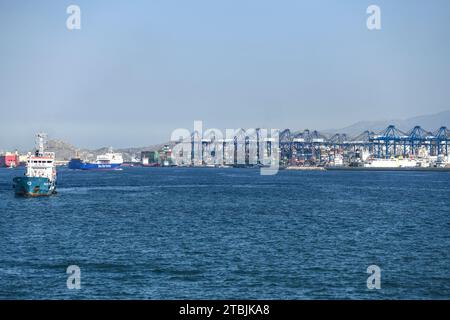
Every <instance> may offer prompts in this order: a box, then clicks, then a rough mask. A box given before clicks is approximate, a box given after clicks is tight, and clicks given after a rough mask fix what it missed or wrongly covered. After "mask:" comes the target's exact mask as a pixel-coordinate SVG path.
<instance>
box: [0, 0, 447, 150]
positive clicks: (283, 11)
mask: <svg viewBox="0 0 450 320" xmlns="http://www.w3.org/2000/svg"><path fill="white" fill-rule="evenodd" d="M70 4H77V5H79V6H80V7H81V11H82V14H81V18H82V19H81V20H82V29H81V30H79V31H77V30H75V31H69V30H67V28H66V19H67V16H68V15H67V14H66V8H67V6H68V5H70ZM370 4H377V5H379V6H380V7H381V13H382V30H381V31H369V30H367V28H366V18H367V14H366V8H367V6H368V5H370ZM0 40H1V47H0V111H1V113H0V149H1V148H4V149H5V148H16V147H17V148H25V147H29V146H32V143H33V139H34V138H33V136H34V133H35V132H36V131H38V130H43V131H46V132H48V133H49V134H50V136H51V137H52V138H60V139H64V140H67V141H68V142H71V143H73V144H75V145H78V146H81V147H98V146H104V145H106V146H109V145H111V146H114V147H122V146H142V145H149V144H152V143H157V142H161V141H165V140H168V138H169V137H170V133H171V132H172V130H173V129H175V128H177V127H186V128H192V126H193V121H194V120H197V119H198V120H203V121H204V123H205V126H206V127H218V128H238V127H258V126H259V127H267V128H284V127H290V128H294V129H304V128H317V129H324V128H336V127H343V126H346V125H349V124H351V123H353V122H356V121H359V120H370V119H374V120H380V119H390V118H407V117H410V116H415V115H420V114H428V113H434V112H438V111H442V110H446V109H450V105H449V101H450V99H449V98H450V90H449V84H450V1H448V0H442V1H438V0H431V1H425V0H420V1H411V0H408V1H407V0H396V1H380V0H370V1H365V0H335V1H332V0H329V1H325V0H320V1H317V0H314V1H313V0H310V1H300V0H292V1H287V0H280V1H275V0H201V1H200V0H176V1H175V0H158V1H148V0H147V1H135V0H133V1H125V0H123V1H112V0H104V1H98V0H95V1H94V0H86V1H81V0H73V1H35V0H33V1H31V0H30V1H13V0H10V1H6V0H0Z"/></svg>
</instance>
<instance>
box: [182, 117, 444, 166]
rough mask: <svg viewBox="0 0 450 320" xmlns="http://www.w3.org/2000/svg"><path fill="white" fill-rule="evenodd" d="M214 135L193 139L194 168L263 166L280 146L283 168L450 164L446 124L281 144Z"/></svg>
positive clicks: (313, 136)
mask: <svg viewBox="0 0 450 320" xmlns="http://www.w3.org/2000/svg"><path fill="white" fill-rule="evenodd" d="M217 136H218V135H215V134H214V133H211V132H209V133H208V134H206V135H204V136H200V135H199V134H198V132H194V133H192V135H191V150H190V156H187V157H186V155H184V158H185V159H188V160H187V161H185V165H190V166H222V165H231V166H253V165H264V163H265V162H267V159H268V158H270V155H269V153H270V152H271V151H272V152H273V145H271V144H273V143H278V146H277V147H278V148H277V151H276V152H278V153H279V161H280V165H281V166H284V167H287V166H361V167H364V166H365V167H377V166H381V167H385V166H386V167H389V166H393V167H432V166H436V167H442V166H446V165H447V164H448V163H450V159H449V153H448V152H449V149H448V145H449V142H450V130H449V129H448V128H447V127H445V126H442V127H440V128H439V129H436V130H434V131H428V130H425V129H423V128H422V127H421V126H419V125H418V126H415V127H414V128H412V129H411V130H409V131H407V132H404V131H401V130H400V129H398V128H397V127H396V126H394V125H390V126H388V127H387V128H385V129H384V130H381V131H379V132H373V131H369V130H367V131H364V132H362V133H361V134H358V135H356V136H353V137H352V136H350V135H348V134H345V133H336V134H327V133H322V132H319V131H317V130H308V129H306V130H303V131H292V130H290V129H284V130H281V131H280V132H279V138H278V139H277V140H278V141H274V140H273V139H270V138H269V139H268V138H267V137H266V136H264V135H262V134H261V129H256V130H251V131H250V132H247V131H245V130H244V129H239V130H236V131H235V135H234V137H233V138H232V139H229V138H228V139H223V138H222V137H220V138H218V137H217Z"/></svg>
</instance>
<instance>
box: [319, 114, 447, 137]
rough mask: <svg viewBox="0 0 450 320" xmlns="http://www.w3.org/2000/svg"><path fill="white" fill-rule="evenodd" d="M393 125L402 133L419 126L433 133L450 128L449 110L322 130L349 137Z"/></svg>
mask: <svg viewBox="0 0 450 320" xmlns="http://www.w3.org/2000/svg"><path fill="white" fill-rule="evenodd" d="M391 124H393V125H395V126H396V127H397V128H398V129H400V130H402V131H409V130H410V129H412V128H413V127H414V126H417V125H420V126H421V127H422V128H424V129H425V130H428V131H435V130H437V129H439V128H440V127H442V126H447V127H450V110H447V111H443V112H439V113H436V114H431V115H423V116H417V117H412V118H407V119H403V120H402V119H395V120H389V121H359V122H357V123H355V124H352V125H351V126H348V127H345V128H341V129H330V130H324V132H326V133H346V134H348V135H350V136H355V135H358V134H360V133H362V132H364V131H365V130H371V131H374V132H378V131H381V130H383V129H386V127H387V126H389V125H391Z"/></svg>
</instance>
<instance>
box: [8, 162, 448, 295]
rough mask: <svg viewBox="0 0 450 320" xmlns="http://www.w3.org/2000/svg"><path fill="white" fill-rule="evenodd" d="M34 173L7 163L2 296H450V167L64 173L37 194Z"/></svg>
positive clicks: (195, 169) (139, 169)
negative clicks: (376, 281) (32, 194)
mask: <svg viewBox="0 0 450 320" xmlns="http://www.w3.org/2000/svg"><path fill="white" fill-rule="evenodd" d="M22 174H23V169H0V298H1V299H449V298H450V173H447V172H360V171H324V172H322V171H321V172H319V171H316V172H303V171H286V170H285V171H280V172H279V173H278V174H277V175H275V176H261V175H260V174H259V171H258V170H257V169H231V168H230V169H213V168H124V170H122V171H111V172H94V171H89V172H80V171H70V170H68V169H64V168H61V169H59V171H58V179H59V180H58V194H57V195H55V196H52V197H48V198H34V199H29V198H17V197H15V196H14V193H13V190H12V178H13V177H14V176H16V175H22ZM70 265H76V266H78V267H79V268H80V270H81V277H80V280H81V288H80V289H68V287H67V279H68V274H67V273H66V269H67V267H68V266H70ZM370 265H377V266H379V267H380V268H381V276H380V284H381V289H379V290H378V289H372V290H370V289H368V287H367V278H368V277H369V276H370V275H369V274H368V273H367V268H368V266H370Z"/></svg>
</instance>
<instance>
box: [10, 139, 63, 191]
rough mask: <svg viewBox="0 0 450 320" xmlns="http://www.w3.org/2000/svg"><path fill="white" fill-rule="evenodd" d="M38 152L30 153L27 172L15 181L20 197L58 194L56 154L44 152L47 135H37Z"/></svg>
mask: <svg viewBox="0 0 450 320" xmlns="http://www.w3.org/2000/svg"><path fill="white" fill-rule="evenodd" d="M36 137H37V139H36V144H37V146H36V151H35V152H34V153H28V155H27V162H26V166H27V168H26V172H25V175H24V176H23V177H16V178H14V179H13V188H14V190H15V193H16V195H19V196H31V197H37V196H49V195H52V194H55V193H56V166H55V153H54V152H45V151H44V138H45V134H43V133H39V134H37V136H36Z"/></svg>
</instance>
